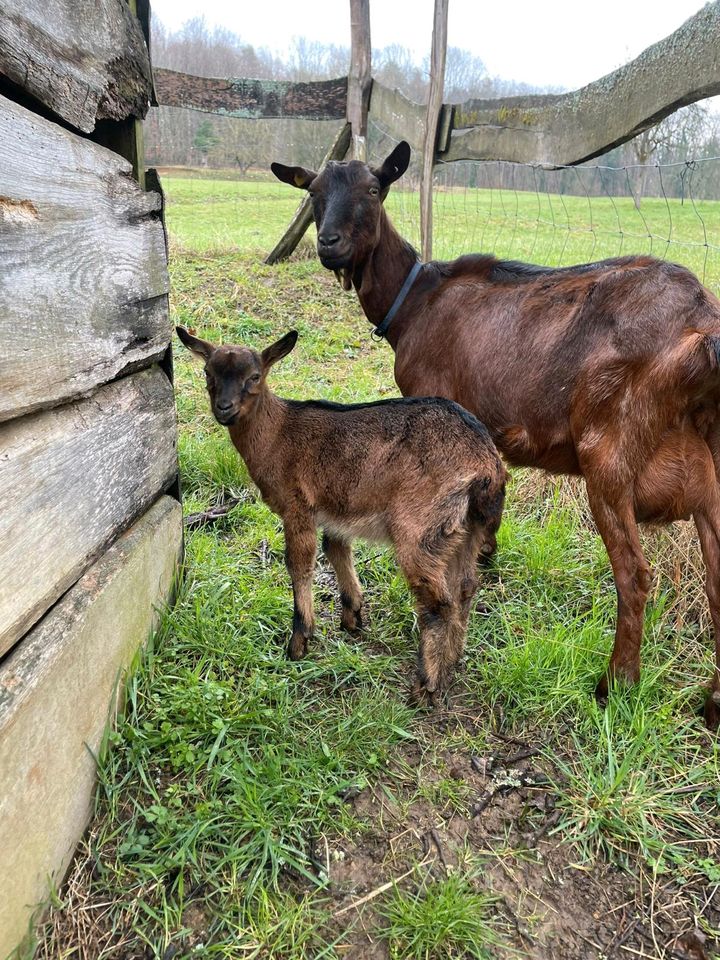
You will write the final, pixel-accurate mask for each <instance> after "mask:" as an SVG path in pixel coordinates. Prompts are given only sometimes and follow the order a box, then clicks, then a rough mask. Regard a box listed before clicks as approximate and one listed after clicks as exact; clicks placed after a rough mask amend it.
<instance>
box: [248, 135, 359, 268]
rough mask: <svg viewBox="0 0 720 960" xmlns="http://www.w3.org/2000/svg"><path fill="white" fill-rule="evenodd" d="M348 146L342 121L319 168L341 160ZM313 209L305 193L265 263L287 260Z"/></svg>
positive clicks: (303, 232)
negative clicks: (331, 161) (332, 161)
mask: <svg viewBox="0 0 720 960" xmlns="http://www.w3.org/2000/svg"><path fill="white" fill-rule="evenodd" d="M349 147H350V124H349V123H344V124H343V125H342V127H341V128H340V130H338V133H337V136H336V137H335V139H334V140H333V142H332V144H331V146H330V149H329V150H328V152H327V153H326V154H325V159H324V160H323V162H322V164H321V165H320V169H321V170H322V168H323V167H324V166H325V164H326V163H328V162H329V161H330V160H342V159H343V157H344V156H345V154H346V153H347V151H348V148H349ZM312 219H313V209H312V203H311V202H310V197H309V196H307V194H306V195H305V196H304V197H303V198H302V200H301V201H300V206H299V207H298V208H297V210H296V211H295V215H294V216H293V218H292V220H291V221H290V226H289V227H288V228H287V230H286V231H285V233H284V234H283V235H282V237H280V239H279V240H278V242H277V243H276V244H275V246H274V247H273V249H272V250H271V251H270V253H269V254H268V255H267V257H266V258H265V263H279V262H280V260H287V258H288V257H289V256H290V254H291V253H292V252H293V250H294V249H295V247H296V246H297V245H298V244H299V243H300V241H301V240H302V238H303V236H304V235H305V231H306V230H307V228H308V227H309V226H310V224H311V223H312Z"/></svg>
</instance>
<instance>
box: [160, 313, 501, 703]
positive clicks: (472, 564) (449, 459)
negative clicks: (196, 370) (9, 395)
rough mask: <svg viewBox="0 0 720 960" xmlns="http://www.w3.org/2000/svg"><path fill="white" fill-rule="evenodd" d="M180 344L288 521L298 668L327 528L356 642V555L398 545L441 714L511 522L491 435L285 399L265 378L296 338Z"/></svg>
mask: <svg viewBox="0 0 720 960" xmlns="http://www.w3.org/2000/svg"><path fill="white" fill-rule="evenodd" d="M177 333H178V336H179V337H180V339H181V340H182V342H183V343H184V344H185V346H186V347H187V348H188V349H189V350H190V351H191V352H192V353H193V354H194V355H195V356H196V357H197V358H199V359H200V360H202V361H203V362H204V364H205V376H206V378H207V389H208V393H209V394H210V402H211V405H212V411H213V414H214V416H215V419H216V420H217V421H218V423H220V424H222V425H223V426H226V427H228V429H229V431H230V437H231V439H232V441H233V443H234V444H235V447H236V448H237V450H238V452H239V453H240V456H241V457H242V458H243V460H244V461H245V463H246V465H247V468H248V471H249V472H250V476H251V477H252V479H253V480H254V481H255V483H256V484H257V486H258V487H259V489H260V492H261V494H262V497H263V500H264V501H265V502H266V503H267V504H268V506H269V507H270V508H271V509H272V510H273V511H274V512H275V513H277V514H278V515H279V516H280V517H281V518H282V521H283V526H284V529H285V557H286V563H287V568H288V571H289V573H290V578H291V580H292V586H293V596H294V600H295V615H294V617H293V625H292V635H291V637H290V643H289V646H288V655H289V657H290V658H291V659H292V660H298V659H300V658H301V657H303V656H304V655H305V654H306V653H307V649H308V643H309V641H310V639H311V637H312V633H313V623H314V617H313V604H312V580H313V570H314V566H315V551H316V545H317V544H316V530H317V528H318V526H321V527H322V528H323V550H324V552H325V555H326V556H327V558H328V560H329V561H330V563H331V564H332V566H333V567H334V569H335V573H336V574H337V579H338V583H339V585H340V597H341V601H342V616H341V622H342V626H343V627H344V628H345V629H346V630H348V631H349V632H350V633H357V632H359V631H360V629H361V627H362V621H361V608H362V603H363V595H362V589H361V586H360V582H359V580H358V577H357V574H356V572H355V568H354V566H353V561H352V554H351V542H352V540H353V539H354V538H355V537H363V538H365V539H367V540H374V541H385V542H389V543H392V545H393V546H394V548H395V553H396V555H397V559H398V562H399V564H400V566H401V567H402V570H403V573H404V574H405V576H406V578H407V581H408V584H409V586H410V589H411V590H412V592H413V594H414V595H415V598H416V600H417V605H418V613H419V621H420V652H419V658H418V671H417V680H416V683H415V687H414V693H415V695H416V696H418V697H419V696H421V695H422V693H423V692H426V693H427V694H428V695H429V696H430V699H431V700H433V701H434V700H435V694H436V693H437V692H438V691H440V690H442V689H443V688H444V687H445V686H446V684H447V683H448V680H449V678H450V673H451V671H452V668H453V666H454V664H455V663H456V662H457V660H458V658H459V657H460V655H461V653H462V650H463V646H464V643H465V633H466V629H467V620H468V614H469V612H470V605H471V603H472V599H473V596H474V595H475V591H476V589H477V575H476V563H477V559H478V556H479V555H481V556H489V555H490V554H492V552H493V550H494V548H495V534H496V531H497V529H498V527H499V525H500V518H501V515H502V509H503V503H504V498H505V479H506V473H505V468H504V467H503V465H502V464H501V462H500V459H499V457H498V455H497V451H496V449H495V447H494V445H493V442H492V440H491V439H490V436H489V434H488V432H487V430H486V429H485V427H484V426H483V425H482V424H481V423H480V422H479V421H478V420H476V419H475V417H473V416H472V415H471V414H469V413H467V411H465V410H463V408H462V407H460V406H458V405H457V404H456V403H453V402H452V401H449V400H442V399H437V398H429V399H426V398H411V399H396V400H381V401H378V402H376V403H360V404H352V405H348V406H343V405H341V404H337V403H327V402H324V401H320V400H307V401H297V400H284V399H281V398H280V397H277V396H275V394H273V393H272V392H271V391H270V390H269V388H268V387H267V384H266V382H265V378H266V375H267V372H268V370H269V369H270V367H271V366H272V365H273V364H274V363H276V362H277V361H278V360H281V359H282V358H283V357H284V356H286V355H287V354H288V353H290V351H291V350H292V348H293V347H294V346H295V343H296V341H297V336H298V335H297V333H296V332H295V331H294V330H292V331H290V332H289V333H287V334H285V336H284V337H282V339H280V340H278V341H277V343H273V344H272V345H271V346H269V347H267V348H266V349H265V350H263V351H262V353H258V352H257V351H255V350H252V349H250V348H248V347H243V346H222V347H214V346H213V345H212V344H210V343H208V342H207V341H205V340H200V339H199V338H198V337H194V336H192V335H191V334H190V333H189V332H188V331H187V330H185V329H184V328H182V327H177Z"/></svg>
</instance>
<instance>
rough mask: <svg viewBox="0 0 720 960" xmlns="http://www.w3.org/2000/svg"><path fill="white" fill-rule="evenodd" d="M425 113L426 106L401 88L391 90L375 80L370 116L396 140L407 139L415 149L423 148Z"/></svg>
mask: <svg viewBox="0 0 720 960" xmlns="http://www.w3.org/2000/svg"><path fill="white" fill-rule="evenodd" d="M425 113H426V107H424V106H421V105H420V104H419V103H414V102H413V101H412V100H409V99H408V98H407V97H406V96H405V94H403V93H400V91H399V90H391V89H390V87H385V86H383V84H382V83H380V82H379V81H377V80H373V84H372V91H371V93H370V118H371V119H372V120H374V121H375V122H376V123H378V124H379V125H380V126H381V127H382V128H383V129H384V130H387V132H388V133H389V134H391V136H392V137H393V139H394V140H407V142H408V143H409V144H410V146H411V147H412V148H413V149H414V150H422V148H423V142H424V139H425Z"/></svg>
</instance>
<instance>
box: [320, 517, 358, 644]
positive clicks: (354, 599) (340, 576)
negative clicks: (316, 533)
mask: <svg viewBox="0 0 720 960" xmlns="http://www.w3.org/2000/svg"><path fill="white" fill-rule="evenodd" d="M322 547H323V553H324V554H325V556H326V557H327V558H328V560H329V561H330V563H331V564H332V567H333V570H334V571H335V575H336V576H337V580H338V586H339V587H340V602H341V603H342V614H341V615H340V623H341V624H342V626H343V628H344V629H345V630H347V632H348V633H350V634H352V635H353V636H354V635H356V634H358V633H360V632H361V630H362V604H363V593H362V587H361V586H360V581H359V580H358V576H357V573H356V572H355V565H354V564H353V558H352V544H351V543H350V541H348V540H343V539H342V538H341V537H334V536H332V534H329V533H324V534H323V541H322Z"/></svg>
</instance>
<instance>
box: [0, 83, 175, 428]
mask: <svg viewBox="0 0 720 960" xmlns="http://www.w3.org/2000/svg"><path fill="white" fill-rule="evenodd" d="M131 122H132V121H131ZM0 167H1V168H2V179H1V185H0V249H2V258H3V268H2V271H1V272H0V340H2V344H3V349H2V350H1V351H0V421H2V420H7V419H9V418H11V417H16V416H19V415H21V414H24V413H28V412H30V411H33V410H37V409H39V408H41V407H46V406H51V405H53V404H57V403H60V402H63V401H65V400H67V399H69V398H72V397H77V396H79V395H82V394H85V393H87V392H88V391H90V390H92V389H94V388H95V387H96V386H97V385H98V384H100V383H104V382H107V381H108V380H111V379H113V378H115V377H117V376H118V375H119V374H121V373H122V372H124V371H128V370H131V369H133V368H136V367H138V366H142V365H149V364H150V363H152V362H153V360H154V359H156V358H158V357H160V356H162V354H163V352H164V351H165V349H166V347H167V345H168V343H169V340H170V324H169V319H168V307H167V293H168V288H169V280H168V273H167V258H166V253H165V236H164V232H163V226H162V222H161V220H160V214H161V207H162V198H161V196H160V195H159V194H158V193H155V192H151V193H145V192H144V191H143V190H141V188H140V187H139V186H138V184H137V183H135V182H134V181H133V180H132V176H131V173H132V171H131V168H130V165H129V164H128V163H127V162H126V161H124V160H123V159H121V158H120V157H118V156H116V155H115V154H113V153H111V152H110V151H109V150H106V149H104V148H103V147H99V146H97V145H96V144H94V143H90V142H89V141H87V140H85V139H83V138H81V137H78V136H76V135H75V134H73V133H71V132H69V131H67V130H64V129H62V128H60V127H59V126H57V125H56V124H53V123H51V122H50V121H48V120H43V119H41V118H39V117H37V116H36V115H35V114H33V113H30V112H29V111H28V110H25V109H24V108H23V107H20V106H18V105H17V104H14V103H12V102H11V101H9V100H6V99H5V98H3V97H0Z"/></svg>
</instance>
